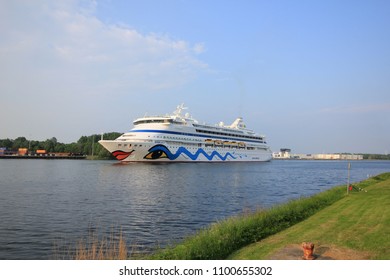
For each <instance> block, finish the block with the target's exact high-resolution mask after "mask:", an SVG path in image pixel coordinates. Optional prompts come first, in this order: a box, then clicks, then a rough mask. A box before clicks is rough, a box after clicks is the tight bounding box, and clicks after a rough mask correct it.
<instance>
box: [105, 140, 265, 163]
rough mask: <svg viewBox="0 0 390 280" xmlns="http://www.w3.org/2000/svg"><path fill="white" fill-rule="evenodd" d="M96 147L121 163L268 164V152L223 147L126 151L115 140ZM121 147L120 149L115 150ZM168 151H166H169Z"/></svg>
mask: <svg viewBox="0 0 390 280" xmlns="http://www.w3.org/2000/svg"><path fill="white" fill-rule="evenodd" d="M99 143H100V144H101V145H102V146H103V147H104V148H106V149H107V150H108V151H109V152H110V153H111V154H112V155H113V156H114V157H116V158H117V159H118V160H120V161H124V162H133V161H147V162H151V161H159V162H226V161H270V160H271V159H272V153H271V151H270V150H269V149H263V150H256V151H245V150H241V149H230V148H222V147H214V148H212V147H207V148H195V147H188V146H187V147H186V146H184V145H183V146H173V145H169V144H168V143H163V142H162V143H159V144H157V143H145V142H138V143H137V142H132V143H127V144H128V145H130V144H131V146H130V147H129V146H128V145H127V147H124V145H125V143H123V142H121V143H118V141H116V140H100V141H99ZM118 145H120V146H118ZM168 147H169V148H168Z"/></svg>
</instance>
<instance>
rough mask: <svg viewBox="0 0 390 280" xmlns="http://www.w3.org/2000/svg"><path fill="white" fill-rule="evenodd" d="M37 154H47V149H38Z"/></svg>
mask: <svg viewBox="0 0 390 280" xmlns="http://www.w3.org/2000/svg"><path fill="white" fill-rule="evenodd" d="M36 153H37V154H46V150H37V152H36Z"/></svg>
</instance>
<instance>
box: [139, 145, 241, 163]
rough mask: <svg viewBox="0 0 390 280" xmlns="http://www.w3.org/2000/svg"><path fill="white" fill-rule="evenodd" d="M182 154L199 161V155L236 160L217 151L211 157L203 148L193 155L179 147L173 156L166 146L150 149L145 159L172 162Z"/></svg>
mask: <svg viewBox="0 0 390 280" xmlns="http://www.w3.org/2000/svg"><path fill="white" fill-rule="evenodd" d="M181 154H185V155H186V156H188V157H189V158H190V159H192V160H197V159H198V157H199V155H201V154H202V155H204V156H205V157H206V158H207V159H208V160H212V159H213V158H214V157H218V158H219V159H221V160H222V161H225V160H226V159H227V158H228V157H229V156H230V157H231V158H232V159H236V157H234V156H233V155H232V154H231V153H229V152H228V153H226V154H225V155H224V156H222V155H221V154H220V153H218V152H217V151H213V152H212V153H211V154H210V155H209V154H207V153H206V152H205V151H204V150H203V149H202V148H200V149H198V150H197V151H196V153H195V154H192V153H191V152H190V151H188V150H187V149H186V148H184V147H179V149H178V150H177V151H176V153H175V154H173V153H172V152H171V151H170V150H169V149H168V148H167V147H165V146H164V145H156V146H153V147H152V148H150V149H149V153H148V154H147V155H146V156H145V157H144V158H145V159H159V158H169V159H170V160H175V159H177V158H178V157H179V156H180V155H181Z"/></svg>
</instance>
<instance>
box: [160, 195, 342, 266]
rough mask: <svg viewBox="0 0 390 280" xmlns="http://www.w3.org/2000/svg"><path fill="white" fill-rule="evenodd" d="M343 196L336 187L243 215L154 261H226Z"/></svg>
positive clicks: (162, 253)
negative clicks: (243, 248) (252, 244)
mask: <svg viewBox="0 0 390 280" xmlns="http://www.w3.org/2000/svg"><path fill="white" fill-rule="evenodd" d="M344 196H345V187H344V188H343V187H338V188H334V189H331V190H328V191H325V192H323V193H320V194H317V195H315V196H313V197H309V198H302V199H298V200H294V201H291V202H289V203H287V204H284V205H280V206H276V207H274V208H271V209H269V210H264V211H259V212H256V213H250V214H243V215H240V216H237V217H233V218H230V219H227V220H224V221H221V222H218V223H216V224H214V225H212V226H210V227H209V228H206V229H203V230H200V231H199V232H198V233H197V234H196V235H194V236H191V237H188V238H187V239H185V240H184V241H183V242H182V243H180V244H179V245H176V246H173V247H170V248H167V249H164V250H161V251H159V252H157V253H156V254H155V255H153V256H152V258H153V259H225V258H226V257H228V256H229V255H230V254H231V253H233V252H234V251H236V250H238V249H240V248H242V247H243V246H246V245H248V244H251V243H254V242H257V241H259V240H262V239H264V238H266V237H268V236H270V235H272V234H275V233H278V232H280V231H282V230H284V229H286V228H288V227H290V226H292V225H294V224H296V223H298V222H300V221H303V220H304V219H306V218H308V217H310V216H311V215H313V214H314V213H316V212H318V211H319V210H321V209H323V208H325V207H326V206H329V205H331V204H332V203H334V202H335V201H337V200H339V199H341V198H343V197H344Z"/></svg>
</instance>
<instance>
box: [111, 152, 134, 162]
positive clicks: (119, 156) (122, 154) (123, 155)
mask: <svg viewBox="0 0 390 280" xmlns="http://www.w3.org/2000/svg"><path fill="white" fill-rule="evenodd" d="M133 152H134V150H132V151H130V152H124V151H121V150H118V151H114V152H112V153H111V154H112V155H113V156H114V157H116V159H117V160H124V159H125V158H127V157H128V156H129V155H131V154H132V153H133Z"/></svg>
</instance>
